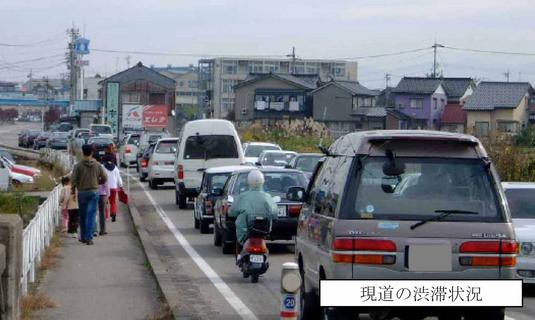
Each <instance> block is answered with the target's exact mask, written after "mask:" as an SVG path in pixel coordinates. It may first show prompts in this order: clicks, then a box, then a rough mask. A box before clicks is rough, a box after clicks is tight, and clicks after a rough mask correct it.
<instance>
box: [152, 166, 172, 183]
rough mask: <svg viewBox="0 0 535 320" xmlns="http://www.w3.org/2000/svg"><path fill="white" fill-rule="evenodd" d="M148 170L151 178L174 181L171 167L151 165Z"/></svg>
mask: <svg viewBox="0 0 535 320" xmlns="http://www.w3.org/2000/svg"><path fill="white" fill-rule="evenodd" d="M150 171H151V173H150V175H151V178H152V179H165V180H173V181H174V171H173V167H167V166H152V168H151V170H150Z"/></svg>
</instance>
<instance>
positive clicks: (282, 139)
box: [241, 119, 333, 152]
mask: <svg viewBox="0 0 535 320" xmlns="http://www.w3.org/2000/svg"><path fill="white" fill-rule="evenodd" d="M241 139H242V141H244V142H253V141H254V142H256V141H263V142H271V143H277V144H279V145H280V146H281V147H282V148H283V149H284V150H291V151H296V152H319V151H320V150H319V148H318V146H319V145H320V143H321V144H322V145H323V146H326V147H328V146H330V145H331V143H332V142H333V139H332V138H331V137H330V136H329V131H328V129H327V128H326V127H325V126H324V125H323V124H321V123H319V122H315V121H314V120H312V119H304V120H292V121H285V120H281V121H277V122H276V123H275V125H273V126H271V127H263V126H262V125H261V124H259V123H255V124H253V125H252V126H251V127H249V129H247V130H246V131H245V132H243V134H242V135H241Z"/></svg>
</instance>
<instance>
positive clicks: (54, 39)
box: [0, 33, 64, 47]
mask: <svg viewBox="0 0 535 320" xmlns="http://www.w3.org/2000/svg"><path fill="white" fill-rule="evenodd" d="M63 37H64V36H63V33H61V34H58V35H56V36H54V37H52V38H48V39H45V40H41V41H37V42H32V43H18V44H15V43H5V42H0V47H36V46H41V45H44V44H51V43H56V42H59V41H63Z"/></svg>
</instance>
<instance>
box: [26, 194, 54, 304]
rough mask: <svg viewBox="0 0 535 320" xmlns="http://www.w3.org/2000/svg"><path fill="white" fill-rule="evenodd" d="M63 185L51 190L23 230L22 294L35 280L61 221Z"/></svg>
mask: <svg viewBox="0 0 535 320" xmlns="http://www.w3.org/2000/svg"><path fill="white" fill-rule="evenodd" d="M61 188H62V187H61V186H60V185H58V186H56V187H55V188H54V190H52V191H51V192H50V194H49V195H48V198H47V199H46V200H45V202H43V204H41V205H40V206H39V209H38V210H37V213H36V214H35V216H34V217H33V219H32V220H31V221H30V223H29V224H28V225H27V226H26V228H24V231H23V232H22V278H21V287H22V294H23V295H26V293H27V292H28V284H30V283H33V282H35V275H36V271H37V268H38V267H39V265H40V263H41V258H42V257H43V254H44V253H45V250H46V248H48V246H49V245H50V240H51V239H52V237H53V236H54V232H55V230H56V227H57V226H58V225H59V222H60V214H61V210H60V207H59V198H60V193H61Z"/></svg>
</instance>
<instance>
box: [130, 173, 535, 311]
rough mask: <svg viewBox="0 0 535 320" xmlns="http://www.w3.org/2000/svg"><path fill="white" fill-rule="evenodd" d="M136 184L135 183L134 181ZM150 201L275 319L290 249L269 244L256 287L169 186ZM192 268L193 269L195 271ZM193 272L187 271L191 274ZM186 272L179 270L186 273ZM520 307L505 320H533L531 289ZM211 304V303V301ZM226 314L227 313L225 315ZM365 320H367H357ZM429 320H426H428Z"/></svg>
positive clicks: (239, 291) (252, 305)
mask: <svg viewBox="0 0 535 320" xmlns="http://www.w3.org/2000/svg"><path fill="white" fill-rule="evenodd" d="M135 184H137V182H135ZM144 190H145V192H147V193H149V194H150V195H151V197H152V199H153V201H154V202H155V203H156V204H157V206H159V207H160V208H161V210H163V211H164V212H165V214H166V215H167V217H169V220H170V222H172V224H173V225H172V227H173V228H176V229H177V230H178V231H179V232H180V233H181V234H182V235H183V236H184V238H185V240H186V241H187V243H188V244H189V245H190V246H191V247H192V248H193V249H194V250H195V251H196V252H197V253H198V254H199V256H200V257H201V258H202V259H203V260H204V261H205V262H206V263H207V264H208V265H209V266H210V267H211V269H213V270H214V271H215V272H216V273H217V275H218V276H219V278H220V279H221V280H222V281H224V282H225V283H226V284H227V285H228V286H229V287H230V289H231V290H232V292H233V293H234V294H235V295H236V296H237V298H238V299H240V300H241V301H242V302H243V303H244V304H245V305H246V306H247V308H248V309H250V311H251V312H252V313H253V314H254V315H256V316H257V317H258V318H259V319H278V312H279V305H280V292H279V290H280V289H279V288H280V284H279V281H280V272H281V267H282V264H283V263H284V262H287V261H293V260H294V255H293V250H292V246H288V245H280V244H272V245H270V257H269V258H270V269H269V270H268V272H267V273H266V274H265V275H264V276H263V277H261V279H260V282H259V283H258V284H251V283H250V282H249V281H248V280H246V279H242V277H241V274H240V273H239V271H238V269H237V267H236V266H235V265H234V256H232V255H223V254H222V253H221V248H219V247H215V246H214V245H213V244H212V241H213V235H212V234H209V235H201V234H200V233H199V231H198V230H196V229H194V227H193V217H192V214H193V213H192V210H179V209H178V207H177V206H176V205H175V203H174V189H173V186H171V185H168V186H165V187H163V188H161V189H159V190H150V189H149V188H148V187H146V185H145V187H144ZM197 268H198V266H195V267H194V268H193V269H197ZM193 269H188V270H190V271H191V272H195V271H193ZM188 270H186V269H183V271H186V272H189V271H188ZM203 283H205V284H206V285H208V286H209V287H210V288H209V289H206V288H204V289H203V288H200V290H201V291H203V290H206V291H209V292H210V298H209V299H215V300H217V301H219V302H221V300H222V299H221V294H220V293H218V292H217V291H216V290H214V286H213V284H211V283H209V282H203ZM525 293H526V294H525V298H524V299H525V300H524V307H523V308H516V309H508V310H507V318H506V319H509V320H528V319H535V290H533V289H528V290H527V291H526V292H525ZM212 301H214V300H212ZM229 312H230V313H229ZM220 316H221V317H223V318H227V317H228V318H229V319H232V318H238V315H237V314H236V312H235V310H233V309H232V308H228V306H225V307H224V308H221V312H220ZM361 319H367V317H361ZM431 319H432V318H429V319H428V320H431Z"/></svg>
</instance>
